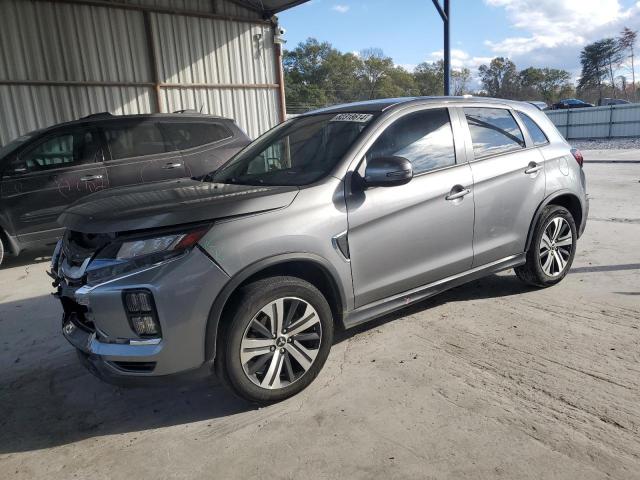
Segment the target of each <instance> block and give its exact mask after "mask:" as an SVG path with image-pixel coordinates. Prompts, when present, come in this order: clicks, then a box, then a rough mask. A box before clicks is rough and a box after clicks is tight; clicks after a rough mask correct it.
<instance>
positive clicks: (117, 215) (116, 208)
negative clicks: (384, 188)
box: [58, 179, 298, 233]
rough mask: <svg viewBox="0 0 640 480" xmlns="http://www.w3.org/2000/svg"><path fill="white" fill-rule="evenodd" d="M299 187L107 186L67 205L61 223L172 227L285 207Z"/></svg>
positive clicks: (81, 227) (86, 229)
mask: <svg viewBox="0 0 640 480" xmlns="http://www.w3.org/2000/svg"><path fill="white" fill-rule="evenodd" d="M297 193H298V188H297V187H273V186H255V185H229V184H220V183H208V182H201V181H198V180H192V179H180V180H174V181H168V182H159V183H150V184H143V185H136V186H131V187H120V188H113V189H107V190H103V191H100V192H97V193H94V194H93V195H90V196H88V197H86V198H85V199H83V200H80V201H78V202H76V203H74V204H73V205H71V206H70V207H69V208H67V209H66V210H65V211H64V212H63V213H62V215H60V217H59V218H58V223H59V224H60V225H62V226H63V227H66V228H68V229H70V230H75V231H78V232H83V233H116V232H128V231H133V230H144V229H148V228H158V227H167V226H173V225H180V224H186V223H194V222H200V221H206V220H215V219H219V218H224V217H234V216H238V215H247V214H251V213H258V212H264V211H268V210H274V209H277V208H283V207H286V206H287V205H289V204H290V203H291V202H292V201H293V199H294V198H295V197H296V195H297Z"/></svg>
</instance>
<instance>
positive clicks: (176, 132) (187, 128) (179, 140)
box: [161, 122, 233, 150]
mask: <svg viewBox="0 0 640 480" xmlns="http://www.w3.org/2000/svg"><path fill="white" fill-rule="evenodd" d="M161 127H162V128H163V131H164V134H165V136H166V137H167V139H168V140H169V142H171V143H172V144H173V146H174V147H175V148H176V149H178V150H187V149H189V148H194V147H199V146H200V145H206V144H208V143H213V142H218V141H220V140H224V139H225V138H230V137H232V136H233V135H232V134H231V132H230V131H229V129H228V128H227V127H225V126H224V125H221V124H219V123H212V122H201V123H182V122H181V123H178V122H175V123H164V122H163V123H162V124H161Z"/></svg>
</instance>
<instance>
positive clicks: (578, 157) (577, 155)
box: [571, 148, 584, 168]
mask: <svg viewBox="0 0 640 480" xmlns="http://www.w3.org/2000/svg"><path fill="white" fill-rule="evenodd" d="M571 155H573V158H575V159H576V162H578V165H580V168H582V164H583V163H584V157H583V156H582V152H581V151H580V150H578V149H577V148H572V149H571Z"/></svg>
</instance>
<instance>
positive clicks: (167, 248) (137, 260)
mask: <svg viewBox="0 0 640 480" xmlns="http://www.w3.org/2000/svg"><path fill="white" fill-rule="evenodd" d="M209 228H210V226H209V225H207V226H202V225H200V226H198V227H195V228H192V229H189V230H181V231H171V232H167V231H165V232H162V233H156V234H146V235H144V236H142V235H137V236H127V237H121V238H116V239H115V240H114V241H113V242H112V243H110V244H108V245H106V246H105V247H104V248H103V249H102V250H100V252H98V254H97V255H96V256H95V257H94V258H93V260H91V263H89V265H88V267H87V270H86V274H87V283H88V284H90V285H91V284H92V285H95V284H96V283H99V282H104V281H106V280H109V279H112V278H115V277H118V276H121V275H124V274H127V273H131V272H134V271H136V270H139V269H142V268H146V267H151V266H153V265H157V264H159V263H162V262H164V261H167V260H170V259H172V258H174V257H178V256H181V255H183V254H184V253H186V252H188V251H190V250H191V249H192V248H193V247H194V246H195V245H196V244H197V243H198V241H199V240H200V239H201V238H202V237H203V236H204V235H205V233H207V232H208V231H209Z"/></svg>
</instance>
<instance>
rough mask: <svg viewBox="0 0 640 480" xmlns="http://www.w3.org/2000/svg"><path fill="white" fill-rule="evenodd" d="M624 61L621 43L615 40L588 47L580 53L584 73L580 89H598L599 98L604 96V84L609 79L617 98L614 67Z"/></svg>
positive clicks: (607, 39) (594, 43)
mask: <svg viewBox="0 0 640 480" xmlns="http://www.w3.org/2000/svg"><path fill="white" fill-rule="evenodd" d="M622 59H623V54H622V48H621V46H620V42H619V41H617V40H616V39H614V38H605V39H602V40H598V41H597V42H593V43H590V44H588V45H586V46H585V47H584V48H583V49H582V52H580V63H581V65H582V73H581V75H580V81H579V82H578V88H579V89H580V90H582V91H584V90H588V89H589V88H597V89H598V95H599V98H600V99H602V96H603V82H604V80H605V79H607V78H608V79H609V81H610V84H609V85H610V88H611V91H612V94H613V96H614V97H615V96H616V89H615V81H614V73H613V69H614V67H616V68H617V66H618V65H619V64H620V62H621V61H622Z"/></svg>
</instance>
